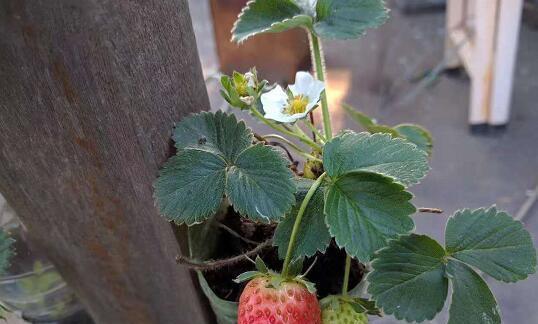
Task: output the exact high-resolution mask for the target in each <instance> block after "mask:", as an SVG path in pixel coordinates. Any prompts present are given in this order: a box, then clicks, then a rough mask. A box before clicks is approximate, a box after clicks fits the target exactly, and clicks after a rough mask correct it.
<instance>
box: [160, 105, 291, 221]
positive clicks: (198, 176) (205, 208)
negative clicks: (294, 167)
mask: <svg viewBox="0 0 538 324" xmlns="http://www.w3.org/2000/svg"><path fill="white" fill-rule="evenodd" d="M174 140H175V141H176V146H177V148H178V153H177V156H174V157H172V158H171V159H170V160H169V161H168V162H166V164H165V165H164V168H163V169H162V170H161V171H160V175H159V178H158V179H157V180H156V181H155V183H154V187H155V200H156V203H157V205H158V207H159V209H160V212H161V214H163V215H164V216H165V217H167V218H168V219H169V220H172V221H175V222H177V223H180V224H181V223H186V224H187V225H192V224H196V223H200V222H202V221H203V220H205V219H207V218H208V217H210V216H212V215H213V214H214V213H215V212H216V210H217V208H218V207H219V205H220V203H221V201H222V198H223V197H224V195H226V196H228V198H229V200H230V201H231V202H232V203H233V206H234V208H235V210H237V211H239V212H240V213H241V214H242V215H244V216H247V217H249V218H251V219H253V220H255V221H260V220H262V221H265V222H269V221H272V220H277V219H280V218H281V217H283V215H285V214H286V213H287V212H288V211H289V210H290V209H291V207H292V204H293V203H294V202H295V198H294V193H295V186H294V184H293V182H292V173H291V171H290V170H289V168H288V167H287V165H288V162H287V160H286V159H285V158H284V157H283V156H282V154H281V153H280V152H278V151H276V150H275V149H274V148H272V147H269V146H264V145H254V146H253V145H252V144H251V141H252V132H251V130H250V129H248V128H246V126H245V124H244V123H243V122H237V120H236V119H235V117H234V116H233V115H228V114H225V113H222V112H217V113H215V114H212V113H205V112H204V113H200V114H197V115H193V116H191V117H188V118H186V119H185V120H183V121H182V122H181V123H179V124H178V125H177V127H176V129H175V132H174Z"/></svg>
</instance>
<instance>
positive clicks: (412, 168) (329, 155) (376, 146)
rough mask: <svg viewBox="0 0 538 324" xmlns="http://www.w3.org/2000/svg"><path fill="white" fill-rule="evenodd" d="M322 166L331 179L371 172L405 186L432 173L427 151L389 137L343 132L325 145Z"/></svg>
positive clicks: (399, 139) (386, 135) (385, 135)
mask: <svg viewBox="0 0 538 324" xmlns="http://www.w3.org/2000/svg"><path fill="white" fill-rule="evenodd" d="M323 165H324V167H325V170H326V172H327V174H328V175H329V176H331V177H333V178H334V177H339V176H341V175H343V174H345V173H346V172H350V171H359V170H361V171H369V172H375V173H379V174H383V175H386V176H389V177H392V178H394V179H395V180H396V182H399V183H401V184H403V185H405V186H409V185H411V184H416V183H418V182H419V181H420V180H421V179H422V178H424V176H425V175H426V173H427V172H428V170H429V166H428V158H427V155H426V153H425V152H423V151H421V150H419V149H418V148H417V147H416V146H415V145H413V144H410V143H407V142H406V141H405V140H403V139H401V138H391V136H390V135H388V134H368V133H359V134H357V133H354V132H351V131H347V132H344V133H342V134H340V135H339V136H337V137H335V138H333V139H332V140H331V141H330V142H328V143H327V144H325V146H324V148H323Z"/></svg>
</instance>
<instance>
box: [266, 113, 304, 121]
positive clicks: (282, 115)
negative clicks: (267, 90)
mask: <svg viewBox="0 0 538 324" xmlns="http://www.w3.org/2000/svg"><path fill="white" fill-rule="evenodd" d="M264 117H265V118H267V119H272V120H276V121H277V122H281V123H293V122H295V121H296V120H297V118H298V117H295V115H288V114H285V113H283V112H282V111H279V112H272V113H270V114H265V116H264Z"/></svg>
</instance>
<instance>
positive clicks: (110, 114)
mask: <svg viewBox="0 0 538 324" xmlns="http://www.w3.org/2000/svg"><path fill="white" fill-rule="evenodd" d="M0 76H1V77H0V138H1V140H0V191H1V192H2V194H3V195H4V196H5V197H6V198H7V200H8V202H9V203H10V204H11V205H12V206H13V207H14V209H15V210H16V211H17V213H18V215H19V216H20V218H21V220H22V222H23V223H24V225H25V226H26V227H27V229H28V233H29V236H30V237H31V240H32V241H33V242H34V243H35V244H38V245H39V246H41V247H42V248H43V250H44V251H45V252H46V253H47V255H48V256H49V258H50V259H51V261H52V262H53V263H54V264H55V265H56V266H57V267H58V269H59V271H60V272H61V274H62V275H63V276H64V278H65V279H66V281H67V282H68V283H69V284H70V285H71V286H73V288H74V289H75V291H76V292H77V293H78V295H79V297H80V298H81V300H82V301H83V302H84V303H85V305H86V306H87V307H88V309H89V311H90V313H91V315H92V316H93V317H94V319H95V320H96V322H97V323H105V324H119V323H136V324H143V323H207V322H208V320H207V319H206V316H205V314H204V312H203V310H202V308H201V305H200V302H199V300H198V298H197V290H196V289H195V287H194V284H193V281H192V280H191V276H190V275H189V271H188V270H186V269H184V268H181V267H178V266H177V265H176V264H175V262H174V258H175V256H176V255H177V254H178V253H179V248H178V245H177V242H176V240H175V238H174V236H173V232H172V229H171V227H170V225H169V224H168V223H167V222H166V221H165V220H164V219H163V218H161V217H160V216H159V215H158V214H157V211H156V209H155V207H154V205H153V199H152V186H151V184H152V182H153V180H154V179H155V177H156V174H157V170H158V168H159V166H161V165H162V163H163V161H165V160H166V158H167V155H168V154H169V153H170V135H171V131H172V127H173V124H174V122H177V121H178V120H179V119H180V118H181V117H182V116H185V115H187V114H189V113H190V112H193V111H198V110H200V109H207V108H209V103H208V99H207V93H206V90H205V87H204V82H203V78H202V73H201V69H200V62H199V59H198V56H197V53H196V44H195V39H194V35H193V31H192V26H191V20H190V16H189V11H188V7H187V4H186V1H185V0H146V1H117V0H55V1H20V0H0Z"/></svg>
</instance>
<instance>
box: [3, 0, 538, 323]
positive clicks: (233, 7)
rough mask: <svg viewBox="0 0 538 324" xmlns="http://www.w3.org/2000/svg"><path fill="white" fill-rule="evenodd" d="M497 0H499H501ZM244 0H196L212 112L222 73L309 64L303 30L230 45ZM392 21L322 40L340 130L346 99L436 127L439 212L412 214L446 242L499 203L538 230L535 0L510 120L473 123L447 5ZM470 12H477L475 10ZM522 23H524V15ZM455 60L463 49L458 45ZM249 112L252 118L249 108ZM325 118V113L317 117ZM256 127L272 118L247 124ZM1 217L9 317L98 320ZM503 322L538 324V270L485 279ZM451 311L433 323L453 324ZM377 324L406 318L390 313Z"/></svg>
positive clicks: (430, 188) (413, 7)
mask: <svg viewBox="0 0 538 324" xmlns="http://www.w3.org/2000/svg"><path fill="white" fill-rule="evenodd" d="M492 1H493V0H492ZM245 2H246V0H190V1H189V5H190V11H191V16H192V20H193V25H194V29H195V34H196V39H197V45H198V51H199V54H200V59H201V62H202V67H203V70H204V76H205V77H206V79H207V87H208V92H209V94H210V100H211V109H212V110H218V109H223V108H225V106H226V105H225V102H224V101H223V100H222V99H221V98H220V96H219V93H218V91H219V83H218V79H217V77H218V75H219V73H220V72H223V73H231V72H232V71H233V70H237V71H239V72H246V71H247V70H248V69H249V68H250V67H252V66H256V67H257V69H258V71H259V76H260V78H263V79H267V80H269V81H270V82H271V83H272V82H279V83H281V84H283V85H284V84H287V83H292V82H293V79H294V76H295V72H296V71H298V70H307V69H309V67H310V57H309V48H308V40H307V38H306V34H305V33H303V32H302V31H300V30H292V31H289V32H286V33H283V34H279V35H262V36H257V37H255V38H253V39H251V40H249V41H247V42H246V43H245V44H244V45H242V46H237V45H235V44H233V43H231V42H230V29H231V26H232V23H233V22H234V21H235V19H236V17H237V14H238V13H239V11H240V9H241V8H242V7H243V6H244V4H245ZM388 5H389V6H390V7H391V13H390V17H391V18H390V19H389V21H388V22H387V23H386V24H385V25H383V26H382V27H381V28H379V29H377V30H372V31H369V32H368V33H367V35H366V36H365V37H363V38H361V39H359V40H353V41H345V42H344V41H327V42H325V43H324V44H323V45H324V50H325V55H326V65H327V75H328V89H327V90H328V94H329V105H330V107H331V111H332V120H333V127H334V128H335V129H336V130H335V131H338V130H342V129H346V128H350V129H355V130H360V129H359V128H358V127H357V126H356V125H355V124H354V123H353V122H351V121H350V120H349V119H348V118H347V116H346V114H345V112H344V110H343V109H341V108H340V105H341V104H342V103H348V104H350V105H352V106H354V107H356V108H357V109H359V110H360V111H363V112H365V113H366V114H368V115H370V116H372V117H374V118H376V119H377V120H378V122H379V123H381V124H386V125H396V124H399V123H405V122H412V123H417V124H421V125H423V126H424V127H426V128H427V129H428V130H430V131H431V133H432V135H433V138H434V149H433V155H432V158H431V166H432V170H431V172H430V173H429V176H428V177H427V178H426V179H425V180H424V181H423V182H422V183H421V184H419V185H417V186H415V187H413V188H412V191H413V193H414V194H415V195H416V197H415V198H414V202H415V205H416V206H419V207H436V208H441V209H443V210H444V213H443V214H441V215H435V214H421V215H418V216H416V217H415V221H416V224H417V232H419V233H426V234H429V235H432V236H434V237H436V238H437V239H438V240H440V241H443V237H442V233H443V232H444V224H445V222H446V219H447V217H448V216H450V215H451V214H452V213H453V212H454V211H455V210H457V209H459V208H462V207H470V208H474V207H480V206H488V205H493V204H496V205H497V206H498V207H500V208H501V209H504V210H507V211H508V212H510V213H511V214H512V215H514V216H515V217H517V218H520V219H522V220H523V221H524V223H525V225H526V228H527V229H528V230H529V231H531V233H533V234H534V236H535V237H536V235H537V234H538V206H537V205H538V204H534V201H535V200H536V197H537V195H538V193H537V192H538V187H537V186H538V132H537V131H536V129H537V126H538V99H537V93H538V78H537V77H536V75H538V1H537V0H529V1H525V3H524V6H523V15H522V23H521V26H520V31H519V36H518V37H519V41H518V42H517V48H516V50H517V51H516V60H515V62H516V64H515V69H514V82H513V90H512V95H511V103H510V116H509V120H508V122H507V123H501V124H495V125H486V124H482V123H478V124H476V123H475V124H473V125H471V124H470V123H469V117H468V116H469V109H470V108H469V107H470V97H471V80H470V79H469V77H468V73H467V72H466V71H465V69H463V68H454V67H453V66H451V65H450V64H448V63H449V62H448V60H447V57H446V55H445V38H446V34H447V30H446V27H445V26H446V14H447V13H446V10H445V6H446V1H444V0H393V1H388ZM471 18H472V17H471ZM518 23H519V21H518ZM454 55H455V56H456V55H457V53H454ZM242 117H244V118H245V119H250V117H249V116H248V115H247V114H242ZM319 117H320V116H319V115H318V116H316V118H317V119H318V120H319ZM250 125H251V126H253V128H254V129H255V130H256V131H257V132H259V133H262V134H263V133H268V132H270V131H269V130H268V129H266V128H264V126H263V125H261V124H259V123H256V122H255V121H254V120H252V119H251V120H250ZM0 224H1V225H2V226H3V227H4V228H5V229H7V230H9V231H10V232H11V233H14V235H15V237H16V238H17V240H18V241H17V246H16V248H17V257H16V258H15V260H13V264H12V266H11V268H10V269H9V272H8V274H6V275H5V276H4V277H3V278H0V301H2V304H4V305H5V306H6V307H7V308H9V309H10V310H12V311H15V313H14V314H11V315H9V316H8V323H12V324H15V323H24V322H25V321H23V320H22V319H21V318H24V319H25V320H26V321H28V322H32V323H91V319H90V318H89V317H88V316H87V315H86V314H85V312H84V310H83V307H82V306H81V305H80V303H79V302H78V301H77V299H76V297H75V296H74V294H73V293H72V291H71V290H70V289H69V287H68V286H67V285H66V284H65V283H64V282H63V280H62V278H61V277H60V276H59V274H58V273H57V272H56V271H55V269H54V267H53V266H52V265H51V264H50V263H49V262H48V261H47V260H46V259H45V258H44V257H43V256H41V255H40V253H39V251H36V250H35V249H34V248H33V247H31V246H29V245H28V244H27V243H26V241H25V238H24V228H23V226H22V225H21V224H20V223H19V222H18V220H17V218H16V215H15V214H14V213H13V211H12V210H11V209H10V208H9V206H7V205H6V203H5V200H3V199H2V198H1V197H0ZM488 283H489V284H490V285H491V287H492V289H493V291H494V294H495V295H496V296H497V298H498V301H499V304H500V307H501V310H502V313H503V319H504V322H505V323H508V324H516V323H538V309H537V307H535V305H536V300H538V278H537V277H536V275H534V276H531V277H530V278H529V279H528V280H526V281H523V282H519V283H515V284H504V283H499V282H497V281H495V280H488ZM445 313H446V310H445V312H444V313H443V314H442V315H441V316H439V317H438V318H437V319H436V321H432V322H431V323H445V322H446V316H445ZM372 322H373V323H380V324H381V323H397V321H395V320H393V319H391V318H383V319H373V320H372Z"/></svg>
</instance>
